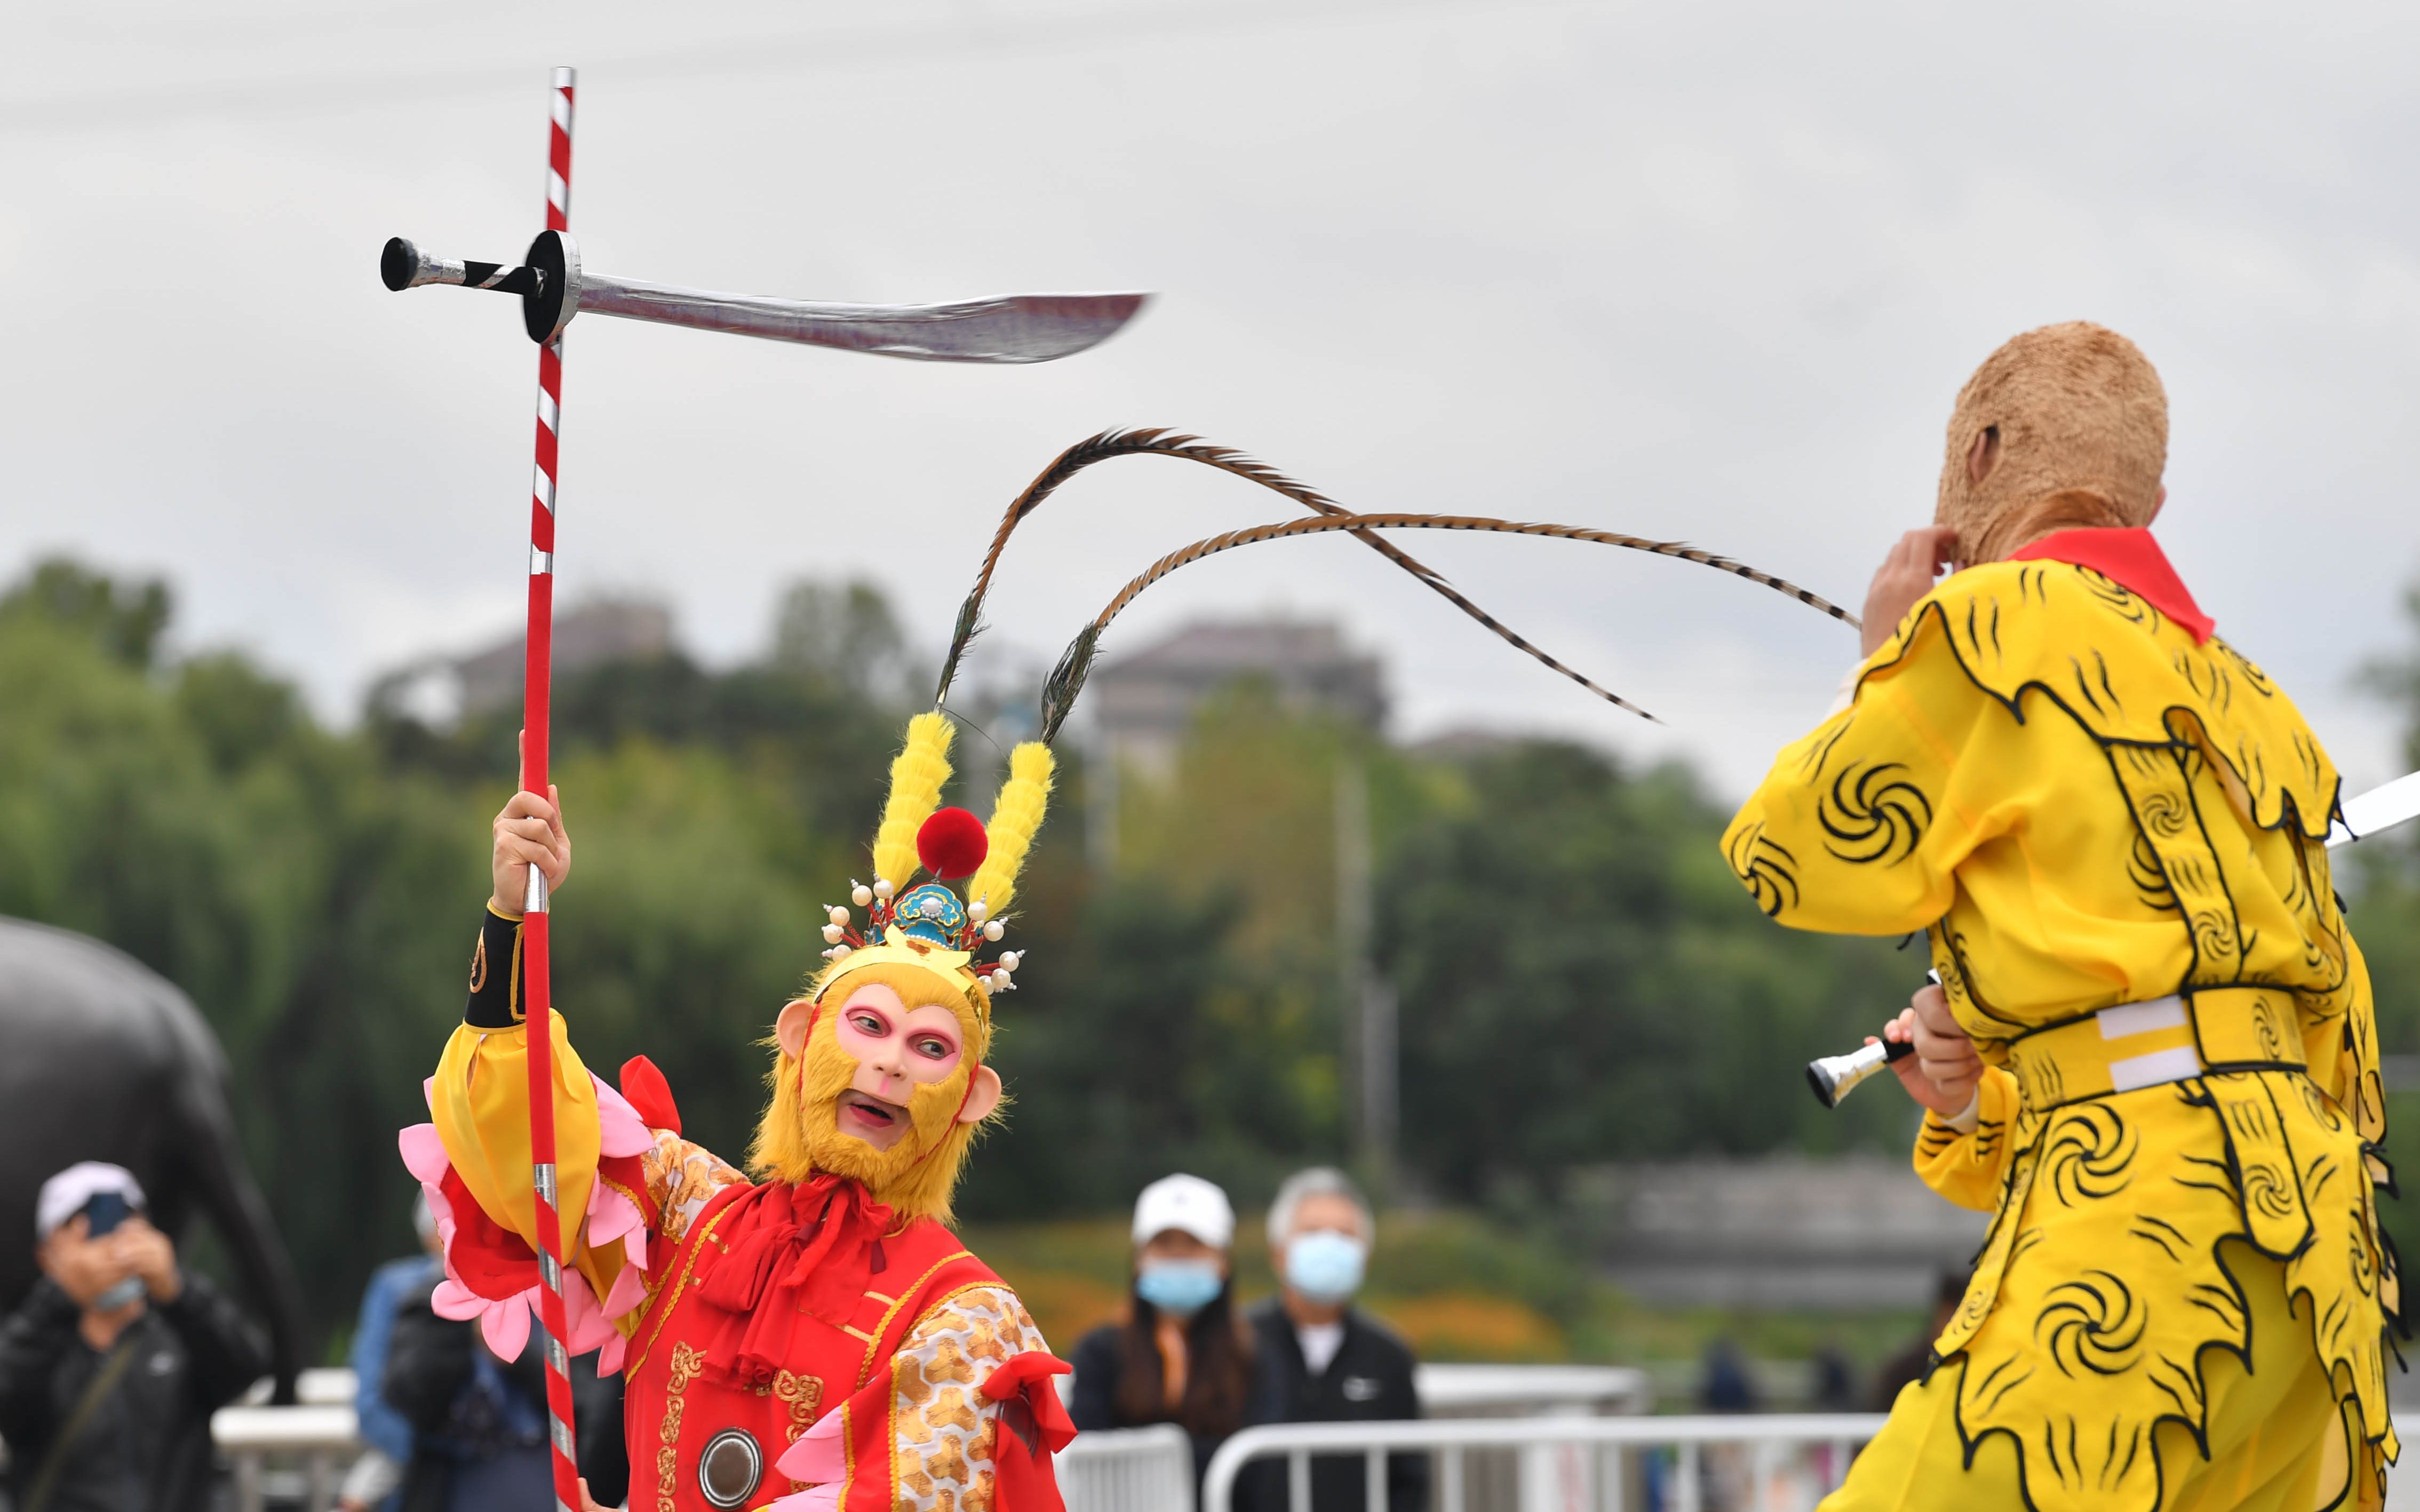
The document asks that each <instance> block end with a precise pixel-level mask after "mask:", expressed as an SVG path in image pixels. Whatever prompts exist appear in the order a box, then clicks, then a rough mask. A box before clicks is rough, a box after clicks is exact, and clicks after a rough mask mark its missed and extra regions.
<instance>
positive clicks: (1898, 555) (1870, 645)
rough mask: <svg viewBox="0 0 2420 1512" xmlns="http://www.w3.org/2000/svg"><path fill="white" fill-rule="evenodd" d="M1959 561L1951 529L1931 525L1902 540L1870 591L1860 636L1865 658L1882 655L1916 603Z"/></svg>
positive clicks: (1879, 570)
mask: <svg viewBox="0 0 2420 1512" xmlns="http://www.w3.org/2000/svg"><path fill="white" fill-rule="evenodd" d="M1957 560H1958V532H1956V531H1955V530H1953V529H1951V528H1950V527H1949V526H1947V525H1927V526H1925V527H1924V528H1923V529H1922V530H1916V531H1910V532H1907V533H1906V534H1905V535H1902V536H1900V538H1899V543H1898V544H1897V545H1895V546H1893V547H1892V548H1890V555H1888V556H1886V557H1885V558H1883V564H1882V565H1881V566H1880V567H1878V568H1876V569H1875V571H1874V580H1873V582H1872V584H1871V585H1870V586H1869V587H1868V588H1867V589H1866V611H1865V614H1864V615H1863V619H1864V621H1865V628H1864V629H1862V630H1860V631H1859V632H1858V644H1859V646H1860V647H1861V648H1862V649H1861V654H1862V655H1864V656H1872V655H1873V654H1874V653H1875V652H1877V651H1880V650H1881V649H1882V648H1883V644H1884V642H1885V641H1887V640H1890V638H1891V637H1892V635H1894V634H1895V633H1897V632H1898V630H1899V622H1900V621H1901V620H1903V619H1906V618H1907V611H1908V610H1909V609H1914V608H1916V600H1917V599H1919V598H1922V597H1923V596H1924V595H1925V594H1929V593H1931V592H1932V580H1933V579H1935V578H1938V577H1940V576H1941V574H1942V572H1943V570H1944V569H1946V568H1947V567H1950V566H1952V565H1954V564H1955V563H1956V562H1957Z"/></svg>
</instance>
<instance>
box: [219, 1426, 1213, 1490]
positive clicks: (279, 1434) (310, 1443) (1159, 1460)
mask: <svg viewBox="0 0 2420 1512" xmlns="http://www.w3.org/2000/svg"><path fill="white" fill-rule="evenodd" d="M354 1429H355V1424H354V1420H353V1410H352V1409H351V1408H349V1407H334V1406H316V1407H223V1408H221V1409H219V1411H218V1412H217V1413H216V1414H215V1415H214V1416H212V1418H211V1419H210V1437H211V1438H212V1439H213V1440H215V1441H216V1442H217V1444H218V1447H219V1452H220V1453H221V1454H223V1455H225V1457H226V1459H227V1464H228V1466H229V1467H230V1469H231V1470H232V1471H233V1473H234V1477H233V1478H234V1481H235V1506H236V1509H237V1512H261V1507H262V1505H263V1504H265V1503H266V1502H267V1501H269V1500H272V1499H273V1500H275V1501H278V1502H280V1503H297V1502H299V1503H300V1504H302V1506H303V1507H305V1508H306V1509H307V1512H327V1509H328V1508H329V1507H330V1506H332V1505H333V1504H334V1502H335V1499H336V1486H337V1483H338V1482H339V1481H340V1480H341V1479H342V1478H343V1477H344V1473H345V1469H346V1467H347V1466H349V1464H351V1463H352V1458H353V1456H355V1455H357V1454H359V1453H360V1452H361V1442H360V1441H359V1440H358V1439H357V1438H355V1437H354ZM272 1456H273V1457H275V1458H277V1459H278V1460H279V1461H281V1462H282V1463H286V1464H289V1465H290V1464H294V1463H295V1462H296V1461H299V1462H300V1463H299V1467H298V1468H293V1469H284V1470H271V1469H270V1468H269V1464H270V1459H271V1457H272ZM1055 1458H1056V1460H1057V1463H1058V1469H1059V1489H1060V1491H1061V1493H1062V1495H1063V1497H1064V1498H1065V1500H1066V1504H1067V1512H1182V1509H1184V1508H1187V1507H1190V1506H1191V1505H1192V1504H1193V1444H1192V1441H1191V1440H1189V1439H1187V1437H1186V1435H1185V1430H1184V1429H1183V1428H1181V1427H1177V1426H1175V1425H1174V1424H1172V1423H1163V1424H1160V1425H1158V1426H1157V1427H1147V1428H1118V1429H1113V1430H1110V1431H1108V1432H1097V1433H1079V1434H1078V1435H1076V1438H1075V1441H1074V1442H1073V1443H1069V1444H1068V1445H1067V1447H1066V1448H1064V1449H1062V1450H1060V1451H1059V1453H1058V1455H1057V1456H1056V1457H1055Z"/></svg>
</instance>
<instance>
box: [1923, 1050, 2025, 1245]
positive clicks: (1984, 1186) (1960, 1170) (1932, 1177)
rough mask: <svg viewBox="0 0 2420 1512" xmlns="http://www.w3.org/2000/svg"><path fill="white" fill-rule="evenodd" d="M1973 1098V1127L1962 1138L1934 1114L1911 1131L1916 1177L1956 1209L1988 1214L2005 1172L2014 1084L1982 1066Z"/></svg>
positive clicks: (2015, 1100)
mask: <svg viewBox="0 0 2420 1512" xmlns="http://www.w3.org/2000/svg"><path fill="white" fill-rule="evenodd" d="M1975 1097H1976V1103H1975V1127H1974V1128H1973V1129H1971V1130H1967V1131H1965V1132H1963V1133H1961V1132H1960V1131H1959V1130H1956V1129H1953V1128H1951V1127H1950V1126H1949V1124H1948V1123H1947V1121H1945V1120H1944V1119H1942V1117H1941V1115H1940V1114H1938V1113H1934V1112H1931V1110H1929V1109H1928V1110H1927V1111H1926V1113H1925V1115H1924V1123H1923V1125H1922V1126H1921V1127H1920V1128H1918V1129H1917V1130H1916V1175H1918V1176H1920V1177H1922V1178H1924V1184H1925V1185H1927V1186H1929V1187H1931V1188H1932V1190H1934V1191H1935V1192H1938V1193H1940V1194H1941V1195H1942V1196H1945V1197H1947V1198H1948V1199H1949V1200H1950V1201H1952V1202H1954V1203H1956V1204H1958V1206H1960V1207H1962V1208H1972V1209H1974V1210H1975V1211H1978V1212H1993V1211H1998V1209H1999V1206H2000V1180H2001V1178H2002V1177H2003V1176H2004V1175H2005V1174H2006V1173H2007V1171H2008V1165H2009V1146H2010V1143H2011V1141H2010V1140H2009V1126H2010V1125H2011V1124H2013V1123H2014V1122H2015V1121H2016V1118H2017V1108H2018V1092H2017V1079H2016V1078H2015V1077H2014V1076H2011V1075H2009V1073H2008V1072H2005V1071H2002V1070H2001V1069H2000V1068H1999V1067H1997V1066H1986V1067H1984V1068H1983V1080H1982V1081H1981V1082H1980V1083H1979V1084H1978V1085H1977V1087H1976V1088H1975Z"/></svg>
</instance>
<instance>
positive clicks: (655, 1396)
mask: <svg viewBox="0 0 2420 1512" xmlns="http://www.w3.org/2000/svg"><path fill="white" fill-rule="evenodd" d="M517 933H518V924H517V921H514V920H509V919H502V918H494V917H492V916H491V917H490V918H489V924H488V937H487V938H486V939H485V940H484V942H483V949H482V951H481V956H480V959H481V960H482V961H486V960H494V961H496V962H498V963H500V964H501V963H505V962H510V961H513V960H514V959H515V947H516V944H517V941H516V940H515V938H514V937H513V936H514V935H515V934H517ZM517 975H518V973H517V972H511V971H509V970H497V971H495V972H492V973H488V972H486V971H484V969H476V968H474V972H473V992H472V1001H471V1009H470V1011H469V1012H468V1013H467V1014H466V1022H465V1023H464V1025H463V1026H462V1027H461V1028H460V1029H458V1030H457V1031H456V1037H455V1040H454V1042H453V1043H452V1044H450V1045H449V1046H448V1048H447V1051H446V1056H445V1058H444V1060H443V1062H442V1064H441V1065H440V1067H439V1071H438V1074H437V1076H436V1077H434V1078H432V1079H431V1081H430V1083H429V1088H428V1094H429V1102H430V1106H431V1109H432V1111H433V1112H434V1114H435V1115H436V1117H435V1121H433V1122H432V1123H427V1124H420V1125H416V1126H414V1127H412V1128H411V1129H407V1130H405V1131H404V1132H403V1135H402V1140H401V1144H402V1149H403V1154H404V1161H405V1164H406V1165H408V1166H410V1167H411V1171H412V1173H413V1175H415V1176H417V1177H418V1178H419V1179H420V1180H421V1182H422V1185H423V1189H424V1190H425V1191H426V1192H427V1195H428V1198H429V1206H430V1210H431V1212H432V1214H433V1215H434V1216H435V1217H436V1220H437V1226H438V1230H439V1235H440V1238H441V1239H442V1242H443V1248H444V1253H445V1264H446V1279H445V1280H444V1281H443V1282H442V1283H441V1284H440V1285H439V1288H438V1292H437V1296H436V1297H435V1298H434V1299H433V1303H434V1305H435V1306H436V1307H437V1309H438V1311H439V1312H441V1313H442V1314H444V1315H445V1316H448V1317H453V1318H460V1319H473V1318H475V1319H478V1320H479V1322H480V1324H481V1327H482V1330H483V1332H484V1334H485V1335H486V1337H487V1340H488V1343H489V1347H490V1348H491V1349H492V1350H495V1351H496V1352H497V1353H498V1354H500V1355H503V1356H504V1357H506V1358H511V1357H513V1356H516V1355H518V1354H519V1353H520V1349H521V1347H522V1344H523V1342H524V1341H525V1340H526V1338H527V1336H528V1332H529V1327H530V1321H531V1317H532V1309H533V1308H534V1307H535V1302H536V1291H535V1285H536V1281H537V1263H536V1256H535V1251H534V1250H533V1249H532V1248H531V1246H530V1244H529V1242H527V1240H526V1238H525V1237H524V1231H525V1230H527V1229H528V1227H529V1225H530V1223H531V1221H532V1220H531V1217H530V1213H529V1210H528V1207H527V1202H526V1194H527V1191H528V1180H529V1176H528V1165H526V1159H527V1157H526V1149H527V1146H526V1143H525V1135H520V1138H519V1139H517V1137H516V1136H517V1135H519V1134H520V1130H521V1129H523V1128H525V1126H526V1108H527V1103H526V1099H525V1093H523V1092H521V1091H520V1088H525V1087H526V1085H527V1081H526V1072H525V1061H524V1059H523V1056H524V1049H523V1044H524V1041H523V1036H524V1033H525V1026H524V1025H523V1024H522V1023H521V1022H520V1021H518V1020H516V1019H514V1018H512V1017H511V1013H510V1009H511V1007H512V1006H515V1005H513V1004H511V1003H510V1002H509V1001H504V1002H498V1001H489V999H493V998H503V997H504V991H505V989H504V986H503V985H502V984H504V983H511V982H512V980H513V978H514V977H516V976H517ZM516 996H517V994H516ZM554 1022H555V1024H556V1026H557V1041H556V1045H555V1055H556V1058H557V1064H558V1069H559V1070H560V1072H561V1073H562V1079H563V1082H564V1084H565V1086H564V1093H565V1095H564V1096H562V1097H559V1098H558V1100H557V1105H556V1121H557V1127H558V1142H559V1147H560V1148H561V1149H562V1150H563V1151H565V1152H566V1154H572V1152H580V1151H595V1154H594V1155H591V1156H587V1157H586V1158H585V1160H584V1161H583V1160H582V1159H580V1158H578V1157H577V1155H573V1158H566V1159H563V1160H562V1161H561V1172H562V1176H561V1192H562V1198H563V1205H562V1211H563V1213H564V1220H565V1226H566V1238H567V1239H568V1240H569V1242H568V1243H567V1244H566V1264H565V1266H564V1271H563V1277H564V1300H565V1304H566V1312H567V1314H568V1320H567V1327H568V1330H569V1333H570V1335H571V1337H570V1339H569V1341H568V1345H569V1349H570V1351H571V1352H572V1353H575V1354H577V1353H584V1352H586V1351H587V1350H598V1351H599V1352H598V1368H599V1369H600V1371H606V1372H611V1371H612V1370H613V1369H615V1368H622V1369H624V1370H625V1371H626V1373H627V1376H628V1384H627V1388H626V1391H625V1396H624V1403H625V1413H626V1417H625V1426H626V1429H627V1432H628V1444H629V1458H630V1509H631V1512H736V1509H743V1508H744V1509H755V1508H761V1507H765V1506H768V1504H772V1503H774V1502H776V1501H784V1502H786V1503H787V1505H786V1506H784V1508H783V1512H1060V1509H1061V1505H1062V1504H1061V1501H1060V1496H1059V1490H1058V1485H1057V1481H1056V1479H1055V1477H1054V1475H1053V1473H1052V1468H1051V1455H1052V1454H1053V1453H1054V1452H1056V1451H1057V1450H1058V1449H1060V1448H1063V1447H1064V1446H1065V1444H1066V1443H1067V1442H1068V1440H1070V1439H1071V1438H1073V1437H1074V1435H1075V1427H1074V1425H1073V1424H1072V1423H1071V1422H1069V1420H1068V1418H1067V1415H1066V1412H1064V1410H1063V1408H1062V1407H1061V1406H1060V1403H1059V1397H1058V1394H1057V1392H1056V1390H1055V1389H1054V1386H1053V1382H1052V1377H1053V1376H1055V1375H1059V1374H1063V1373H1065V1372H1066V1370H1067V1368H1068V1367H1067V1366H1066V1365H1064V1364H1063V1363H1061V1362H1060V1361H1059V1360H1057V1359H1056V1358H1054V1357H1053V1356H1052V1355H1051V1354H1050V1353H1049V1351H1048V1349H1047V1345H1046V1344H1045V1343H1044V1341H1043V1338H1042V1334H1041V1331H1040V1330H1039V1329H1037V1328H1035V1327H1034V1324H1033V1319H1032V1317H1031V1316H1030V1315H1028V1314H1027V1312H1026V1310H1025V1308H1024V1306H1023V1304H1020V1303H1019V1302H1018V1301H1017V1299H1016V1293H1015V1292H1013V1291H1012V1290H1010V1289H1009V1288H1008V1287H1007V1286H1006V1285H1004V1284H1003V1283H1002V1282H1001V1279H1000V1277H999V1276H997V1275H995V1274H994V1273H992V1272H991V1271H990V1270H989V1269H988V1268H987V1267H985V1265H984V1264H983V1262H982V1261H980V1260H978V1259H976V1258H975V1257H973V1256H972V1255H970V1254H969V1253H968V1252H967V1250H966V1248H965V1246H964V1245H962V1244H960V1243H959V1242H958V1241H957V1238H956V1236H954V1234H952V1233H951V1232H950V1231H949V1230H948V1229H947V1228H945V1227H942V1226H941V1225H939V1224H938V1223H935V1222H934V1221H932V1220H931V1219H928V1218H918V1219H911V1220H900V1219H897V1218H895V1217H894V1215H893V1214H892V1212H891V1211H890V1210H888V1209H886V1208H884V1207H882V1206H881V1205H879V1204H877V1203H876V1202H875V1201H874V1200H873V1198H872V1197H871V1196H869V1195H868V1194H867V1192H866V1190H865V1188H864V1187H863V1186H862V1185H861V1184H860V1183H859V1182H857V1181H855V1180H849V1179H846V1178H842V1177H830V1176H826V1177H818V1178H815V1179H814V1180H810V1181H806V1182H800V1183H795V1184H793V1183H787V1182H767V1183H762V1184H758V1183H752V1182H750V1181H749V1180H747V1179H746V1178H745V1177H744V1176H743V1175H741V1174H740V1173H739V1172H738V1171H737V1170H735V1169H733V1168H732V1167H731V1166H730V1165H725V1164H724V1163H723V1162H721V1161H720V1160H718V1159H716V1158H715V1157H714V1156H713V1155H712V1154H711V1153H709V1152H708V1151H706V1149H702V1148H701V1147H699V1146H697V1145H695V1144H692V1143H690V1141H688V1140H685V1139H683V1138H682V1137H681V1134H680V1114H679V1112H678V1110H677V1109H676V1108H675V1106H674V1104H673V1100H672V1096H671V1093H670V1090H669V1089H668V1088H666V1087H665V1085H664V1081H663V1078H662V1076H661V1074H660V1073H659V1072H657V1071H656V1068H655V1067H654V1066H653V1065H652V1064H650V1063H648V1062H647V1061H645V1060H644V1059H639V1060H634V1061H632V1062H630V1063H629V1064H628V1065H627V1066H625V1067H624V1068H623V1070H622V1077H621V1081H622V1087H621V1089H620V1090H619V1091H616V1090H615V1089H614V1088H611V1087H609V1086H607V1085H606V1084H605V1083H604V1082H603V1081H601V1080H599V1079H597V1078H596V1077H594V1076H591V1075H590V1074H589V1073H588V1072H587V1071H586V1070H585V1069H584V1068H582V1066H581V1065H580V1062H579V1060H578V1058H577V1057H576V1056H575V1055H574V1054H573V1053H572V1051H571V1048H570V1046H569V1044H568V1043H567V1041H566V1038H565V1036H564V1034H563V1031H562V1025H563V1020H562V1018H561V1016H560V1015H557V1016H556V1018H555V1021H554ZM583 1164H585V1165H586V1166H587V1168H586V1169H585V1170H582V1169H578V1168H576V1167H578V1166H579V1165H583ZM491 1207H493V1208H496V1209H501V1210H502V1211H501V1212H497V1213H491V1212H490V1211H489V1209H490V1208H491Z"/></svg>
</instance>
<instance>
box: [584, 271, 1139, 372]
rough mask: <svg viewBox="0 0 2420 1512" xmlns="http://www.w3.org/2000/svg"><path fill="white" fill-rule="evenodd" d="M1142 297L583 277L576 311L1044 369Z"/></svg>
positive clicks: (931, 359) (1114, 323) (928, 358)
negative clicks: (743, 288) (816, 289)
mask: <svg viewBox="0 0 2420 1512" xmlns="http://www.w3.org/2000/svg"><path fill="white" fill-rule="evenodd" d="M1149 298H1150V296H1149V295H1146V294H1009V295H1003V296H1001V298H998V299H990V300H962V301H957V302H956V303H953V304H815V303H810V302H808V301H803V300H774V299H766V298H763V297H761V296H758V295H753V294H716V293H711V292H709V291H707V290H705V289H694V288H676V287H674V286H673V285H668V284H647V283H642V282H640V281H639V280H637V279H635V278H614V277H612V276H610V275H607V274H601V273H586V274H583V275H582V278H581V281H580V313H581V314H582V315H613V316H621V317H622V318H623V319H626V320H651V321H654V322H655V323H656V324H658V325H666V326H689V327H690V328H692V329H694V330H698V331H727V332H732V333H734V334H735V335H741V336H763V337H765V338H767V339H768V340H771V341H795V342H800V343H803V344H804V345H806V346H810V347H839V348H841V349H842V350H844V351H859V352H873V353H875V354H876V355H877V356H881V357H906V358H911V359H913V360H915V361H918V362H924V363H1047V362H1049V361H1050V360H1051V359H1052V358H1054V357H1067V356H1072V355H1073V354H1075V353H1077V352H1080V351H1082V350H1083V349H1084V348H1086V347H1093V346H1097V345H1098V344H1100V343H1101V342H1103V341H1106V340H1108V339H1109V337H1110V336H1112V335H1115V334H1116V333H1117V331H1118V328H1119V327H1121V326H1123V325H1125V323H1126V322H1127V321H1128V320H1131V319H1133V318H1134V316H1135V313H1136V312H1137V311H1139V310H1140V309H1141V308H1142V306H1143V302H1144V301H1146V300H1147V299H1149Z"/></svg>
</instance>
